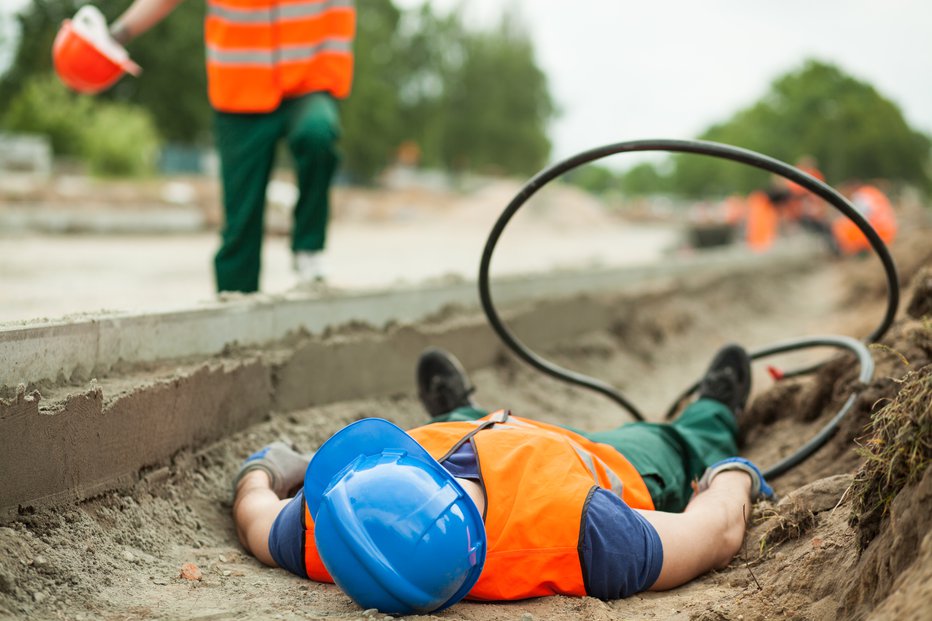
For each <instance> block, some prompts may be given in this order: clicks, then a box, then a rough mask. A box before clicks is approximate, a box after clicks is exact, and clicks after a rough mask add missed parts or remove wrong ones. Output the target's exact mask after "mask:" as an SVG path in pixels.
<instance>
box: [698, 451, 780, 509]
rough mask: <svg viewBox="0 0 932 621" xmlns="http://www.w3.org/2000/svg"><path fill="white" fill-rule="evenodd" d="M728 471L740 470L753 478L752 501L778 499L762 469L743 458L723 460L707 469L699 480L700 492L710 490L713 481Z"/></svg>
mask: <svg viewBox="0 0 932 621" xmlns="http://www.w3.org/2000/svg"><path fill="white" fill-rule="evenodd" d="M726 470H740V471H741V472H745V473H747V475H748V476H750V477H751V499H752V500H761V499H765V500H773V499H774V498H776V494H774V492H773V488H772V487H770V485H768V484H767V481H765V480H764V475H763V474H761V471H760V469H759V468H758V467H757V466H755V465H754V464H753V463H751V462H750V461H749V460H747V459H745V458H743V457H729V458H728V459H723V460H722V461H720V462H716V463H714V464H712V465H711V466H709V467H708V468H706V471H705V472H704V473H703V474H702V478H701V479H699V485H698V491H700V492H702V491H705V490H707V489H709V485H711V484H712V479H714V478H715V476H716V475H718V474H719V473H722V472H725V471H726Z"/></svg>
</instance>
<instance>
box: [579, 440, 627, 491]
mask: <svg viewBox="0 0 932 621" xmlns="http://www.w3.org/2000/svg"><path fill="white" fill-rule="evenodd" d="M572 445H573V449H574V450H575V451H576V454H577V455H579V458H580V459H581V460H582V462H583V463H584V464H586V468H588V469H589V474H591V475H592V480H593V481H595V482H596V483H597V484H599V473H598V470H596V469H595V462H596V460H598V462H599V465H600V466H602V469H603V470H605V473H606V474H607V475H608V480H609V482H610V483H611V484H612V486H611V488H610V489H611V491H612V492H613V493H614V494H616V495H617V496H618V497H619V498H620V497H621V492H622V491H623V490H624V487H625V486H624V484H623V483H622V482H621V479H619V478H618V475H617V474H615V473H614V472H613V471H612V469H611V468H609V467H608V466H606V465H605V462H603V461H602V460H601V459H599V458H598V457H596V456H594V455H593V454H592V453H590V452H589V451H587V450H585V449H584V448H582V447H581V446H578V445H577V444H576V443H575V442H572Z"/></svg>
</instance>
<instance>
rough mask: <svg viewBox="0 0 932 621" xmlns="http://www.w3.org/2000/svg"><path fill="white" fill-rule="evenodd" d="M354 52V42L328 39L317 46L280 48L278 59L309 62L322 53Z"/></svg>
mask: <svg viewBox="0 0 932 621" xmlns="http://www.w3.org/2000/svg"><path fill="white" fill-rule="evenodd" d="M352 51H353V43H352V41H347V40H346V39H326V40H324V41H321V42H320V43H318V44H317V45H293V46H288V47H280V48H278V58H279V60H284V61H295V60H307V59H309V58H311V57H312V56H316V55H318V54H320V53H321V52H342V53H347V54H348V53H349V52H352Z"/></svg>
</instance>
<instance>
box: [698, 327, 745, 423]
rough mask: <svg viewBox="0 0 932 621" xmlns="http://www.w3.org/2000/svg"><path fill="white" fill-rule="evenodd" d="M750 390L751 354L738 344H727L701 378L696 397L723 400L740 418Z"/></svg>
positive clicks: (738, 418)
mask: <svg viewBox="0 0 932 621" xmlns="http://www.w3.org/2000/svg"><path fill="white" fill-rule="evenodd" d="M750 394H751V358H750V356H748V352H746V351H745V350H744V348H743V347H741V346H740V345H734V344H731V345H726V346H725V347H723V348H721V349H720V350H718V353H717V354H715V357H714V358H713V359H712V362H711V364H709V368H708V370H707V371H706V372H705V376H703V378H702V380H701V381H700V383H699V398H700V399H701V398H706V399H715V400H716V401H719V402H721V403H724V404H725V405H727V406H728V408H729V409H730V410H731V411H732V413H733V414H734V415H735V419H736V420H738V421H740V420H741V416H742V414H744V408H745V405H746V404H747V400H748V395H750ZM739 426H740V425H739Z"/></svg>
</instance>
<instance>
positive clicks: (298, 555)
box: [269, 489, 307, 578]
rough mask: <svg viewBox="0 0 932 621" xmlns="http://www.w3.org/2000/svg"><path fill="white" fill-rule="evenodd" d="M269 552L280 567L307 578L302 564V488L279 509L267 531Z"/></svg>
mask: <svg viewBox="0 0 932 621" xmlns="http://www.w3.org/2000/svg"><path fill="white" fill-rule="evenodd" d="M269 552H270V553H271V554H272V558H273V559H275V562H276V563H278V566H279V567H281V568H282V569H287V570H288V571H290V572H291V573H293V574H297V575H299V576H301V577H302V578H307V568H306V567H305V566H304V490H303V489H302V490H299V491H298V494H297V495H296V496H295V497H294V498H292V499H291V502H289V503H288V504H287V505H285V508H284V509H282V510H281V512H280V513H279V514H278V517H276V518H275V522H273V523H272V530H270V531H269Z"/></svg>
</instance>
